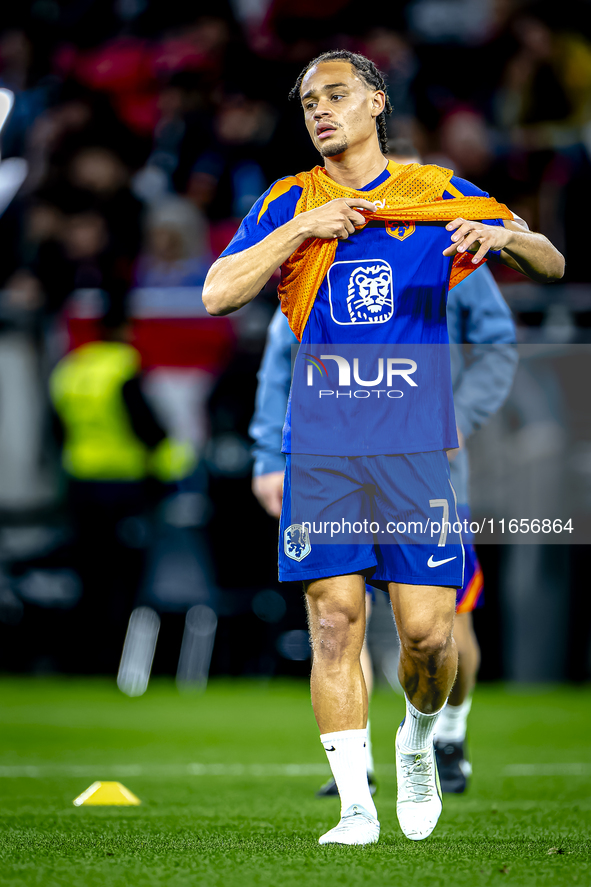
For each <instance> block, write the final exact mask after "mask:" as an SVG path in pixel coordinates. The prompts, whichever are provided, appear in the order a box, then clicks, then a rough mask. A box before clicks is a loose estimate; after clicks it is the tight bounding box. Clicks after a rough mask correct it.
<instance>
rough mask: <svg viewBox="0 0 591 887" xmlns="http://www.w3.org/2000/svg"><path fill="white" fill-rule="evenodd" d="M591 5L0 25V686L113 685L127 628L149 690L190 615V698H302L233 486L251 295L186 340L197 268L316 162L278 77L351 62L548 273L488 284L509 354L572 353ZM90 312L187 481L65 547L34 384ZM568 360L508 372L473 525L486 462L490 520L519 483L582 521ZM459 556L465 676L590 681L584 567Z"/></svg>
mask: <svg viewBox="0 0 591 887" xmlns="http://www.w3.org/2000/svg"><path fill="white" fill-rule="evenodd" d="M590 6H591V4H590V3H589V2H583V0H581V2H568V3H567V4H560V5H558V4H555V3H552V4H550V3H528V2H524V0H478V2H471V0H411V2H399V3H395V4H394V3H391V2H390V3H383V2H381V0H377V2H375V3H373V4H371V6H368V5H367V4H362V3H361V2H359V0H353V2H346V0H325V2H323V3H312V2H310V0H301V2H292V3H287V2H282V0H270V2H269V0H232V2H228V3H224V2H223V0H216V2H215V3H207V2H197V3H195V4H187V3H184V2H180V0H166V2H164V0H108V2H107V0H101V2H98V0H68V2H65V0H62V2H59V0H34V2H24V3H21V4H19V5H18V6H17V5H16V4H15V5H14V8H12V9H4V10H3V13H2V20H1V22H0V28H1V29H2V30H1V31H0V86H2V87H5V88H8V89H10V90H12V91H13V92H14V94H15V97H16V99H15V106H14V110H13V112H12V115H11V117H10V119H9V121H8V123H7V125H6V127H5V130H4V132H3V134H2V144H1V147H2V158H3V160H6V159H8V158H11V157H20V158H24V159H25V160H26V161H27V163H28V170H29V171H28V176H27V179H26V181H25V182H24V184H23V186H22V187H21V188H20V190H19V192H18V194H17V196H16V197H15V198H14V199H13V200H12V202H11V203H10V205H9V206H8V207H6V208H5V211H4V212H3V215H2V216H1V218H0V243H1V244H2V248H1V250H0V668H1V669H2V670H9V671H12V670H14V671H32V672H36V673H44V672H53V671H58V672H60V671H64V672H74V673H75V672H99V673H104V672H106V673H114V672H115V671H116V670H117V667H118V663H119V657H120V654H121V647H122V644H123V638H124V635H125V629H126V626H127V620H128V618H129V613H130V612H131V609H132V607H133V606H134V605H137V604H138V603H139V604H142V605H144V606H149V607H151V608H152V609H153V610H154V611H156V612H157V613H158V614H159V616H160V619H161V620H162V621H161V628H160V638H159V641H158V649H157V653H156V659H155V664H154V668H155V671H157V672H164V673H173V674H174V673H175V671H176V669H177V661H178V658H179V650H180V648H181V643H182V638H183V637H186V636H187V631H189V630H190V627H191V620H190V619H189V620H187V619H186V614H187V612H189V613H191V612H193V613H194V614H195V613H197V611H195V609H194V608H195V607H197V608H199V607H207V608H209V610H208V611H207V612H210V611H211V610H213V611H214V612H215V614H216V616H217V634H216V637H215V645H214V648H213V657H212V661H211V670H212V672H213V673H222V674H236V675H237V674H260V675H272V674H277V673H279V674H294V675H303V674H306V673H307V671H308V669H309V661H308V659H309V648H308V644H307V636H306V631H305V617H304V610H303V606H302V601H301V592H300V590H299V589H298V588H296V587H290V586H279V585H278V583H277V580H276V544H277V542H276V533H277V528H276V523H275V522H274V521H273V520H272V519H271V518H270V517H268V516H267V515H266V514H265V513H264V512H263V510H262V509H261V508H260V506H259V505H258V504H257V503H256V501H255V499H254V498H253V496H252V493H251V490H250V473H251V457H250V441H249V438H248V425H249V421H250V418H251V415H252V409H253V400H254V392H255V387H256V371H257V368H258V365H259V363H260V358H261V354H262V349H263V347H264V340H265V334H266V329H267V326H268V323H269V320H270V318H271V316H272V313H273V311H274V309H275V305H276V296H275V292H274V287H273V286H269V287H267V289H266V290H265V291H264V293H263V294H262V295H261V296H260V297H259V298H258V299H257V300H256V301H255V303H254V304H253V305H252V306H250V308H249V309H248V310H245V311H242V312H240V313H238V314H237V315H234V316H232V317H229V318H223V319H222V318H209V317H208V316H206V315H205V312H204V309H203V307H202V305H201V299H200V287H201V285H202V283H203V280H204V277H205V274H206V272H207V268H208V267H209V265H210V264H211V262H212V261H213V260H214V259H215V257H216V256H217V255H219V253H220V252H221V250H222V249H223V248H224V247H225V246H226V244H227V243H228V242H229V240H230V239H231V237H232V235H233V234H234V232H235V231H236V229H237V227H238V225H239V223H240V220H241V218H242V217H243V216H244V215H245V214H246V213H247V212H248V210H249V209H250V207H251V206H252V204H253V203H254V201H255V199H256V198H257V197H258V196H259V195H260V194H261V193H262V192H263V191H264V190H265V189H266V188H267V187H268V186H269V185H270V184H271V183H272V182H273V181H274V180H275V179H276V178H279V177H281V176H284V175H287V174H293V173H295V172H297V171H299V170H301V169H308V168H310V167H312V166H313V165H315V164H316V163H317V162H318V157H317V155H316V154H315V152H314V150H313V148H312V146H311V145H310V143H309V140H308V136H307V134H306V132H305V129H304V127H303V126H302V121H301V111H300V108H299V107H298V106H297V103H295V104H289V103H288V102H287V94H288V92H289V89H290V88H291V86H292V85H293V82H294V81H295V79H296V76H297V74H298V73H299V71H300V70H301V68H302V67H303V65H304V64H305V63H306V62H307V61H308V60H309V59H310V58H312V57H313V56H314V55H316V54H317V53H318V52H320V51H323V50H325V49H330V48H337V47H338V48H346V49H352V50H358V51H360V52H363V53H364V54H366V55H368V56H369V57H370V58H372V59H373V60H374V61H375V62H376V64H377V65H378V66H379V67H380V68H381V69H382V70H383V71H384V72H385V74H386V77H387V82H388V87H389V93H390V98H391V101H392V104H393V107H394V113H393V115H392V117H391V120H390V124H389V126H390V136H391V137H392V138H394V139H406V140H410V141H411V142H412V143H413V144H414V145H415V146H416V147H417V148H418V149H419V151H420V153H421V155H422V156H423V157H424V159H425V160H426V161H428V162H434V163H438V164H440V165H443V166H448V167H451V168H453V169H454V170H455V172H456V173H457V174H458V175H460V176H463V177H465V178H467V179H469V180H471V181H473V182H474V183H475V184H477V185H479V186H480V187H482V188H484V189H485V190H487V191H489V192H490V193H491V194H492V195H494V196H495V197H497V199H499V200H501V201H503V202H504V203H507V204H508V205H509V206H510V207H511V208H512V209H513V210H514V211H515V212H517V213H518V214H519V215H521V216H522V217H523V218H524V219H526V221H527V222H528V223H529V225H530V227H532V228H533V229H535V230H539V231H541V232H542V233H545V234H547V235H548V236H549V237H550V238H551V240H552V241H553V242H554V243H555V244H556V245H557V246H558V248H559V249H560V250H561V251H562V252H563V253H564V254H565V256H566V260H567V271H566V277H565V279H564V281H563V282H562V283H561V285H560V286H554V287H549V288H546V289H542V288H540V287H537V286H536V285H534V284H531V283H530V282H528V281H526V280H525V279H524V278H521V277H520V276H519V275H517V274H514V273H513V272H511V271H509V270H508V269H506V268H501V267H500V266H496V267H495V268H494V269H493V270H494V273H495V276H497V279H498V281H499V283H500V285H501V287H502V290H503V293H504V295H505V297H506V299H507V301H508V302H509V304H510V306H511V307H512V309H513V311H514V314H515V319H516V323H517V331H518V341H519V342H521V343H524V344H526V345H539V346H566V345H584V344H585V343H588V342H590V341H591V286H590V285H589V264H588V262H589V258H588V256H589V249H588V234H587V228H588V226H587V225H586V224H585V220H586V217H587V213H588V207H589V205H590V202H591V159H590V158H591V25H590V24H589V23H590V22H591V15H589V12H590V11H591V9H590ZM105 314H106V315H107V316H108V317H110V318H111V319H112V318H113V317H115V318H118V319H119V320H121V319H122V318H123V317H124V316H126V317H128V318H129V321H130V330H131V332H130V335H131V337H132V341H133V344H134V345H135V347H136V348H137V349H138V351H139V352H140V354H141V357H142V366H143V371H144V378H143V384H144V391H145V394H146V397H147V398H148V400H149V402H150V403H151V404H152V406H153V409H154V411H155V413H156V415H157V416H158V417H159V421H160V422H161V424H162V426H163V427H164V428H165V429H166V432H167V433H168V434H169V435H170V436H171V437H173V438H176V439H179V440H183V441H189V442H190V443H191V444H192V446H193V448H194V450H195V452H196V454H197V456H198V462H197V467H196V469H195V471H194V472H193V473H192V474H191V475H190V476H188V477H186V478H184V479H183V480H182V481H180V482H178V483H175V484H168V485H166V486H164V487H162V485H160V488H159V489H157V490H151V491H150V494H149V496H148V497H147V499H146V500H145V501H144V502H143V504H142V507H141V508H139V507H138V508H136V509H135V510H133V509H132V510H130V511H127V512H125V514H123V515H122V514H118V515H117V514H115V512H111V516H110V518H109V517H105V515H107V514H108V512H107V511H105V512H104V513H102V515H103V517H102V521H103V522H102V524H101V521H96V523H95V525H94V529H92V532H91V535H90V537H89V535H88V533H87V534H86V536H85V537H84V539H81V535H80V526H79V523H78V522H79V520H80V512H77V511H76V510H75V507H74V505H73V504H72V499H71V497H70V496H68V492H67V487H66V483H65V480H64V475H63V473H62V470H61V467H60V440H59V434H57V435H56V432H55V429H54V426H55V423H54V422H53V417H52V409H51V405H50V399H49V395H48V391H49V379H50V374H51V373H52V371H53V369H54V367H55V366H56V364H57V362H58V361H59V360H60V359H61V358H62V357H63V356H64V355H65V354H66V353H67V352H68V351H69V350H70V349H72V348H75V347H77V346H78V345H80V344H82V343H84V342H87V341H90V340H92V339H94V338H96V337H97V335H99V331H100V319H101V317H102V316H103V315H105ZM580 353H581V352H572V351H571V352H569V358H568V359H569V360H570V361H571V363H569V365H568V367H566V370H565V367H564V366H561V367H559V366H557V365H556V364H552V362H551V361H550V363H548V362H547V361H546V363H542V364H541V365H539V366H534V365H533V364H532V365H530V366H529V368H526V373H525V375H522V377H521V382H520V383H519V382H518V383H517V384H516V388H515V395H514V396H513V395H512V398H511V399H510V401H509V403H508V405H507V407H506V408H505V409H504V411H503V413H502V414H501V415H500V416H499V417H496V418H495V420H494V421H493V422H492V424H491V426H490V427H489V429H488V430H487V431H485V432H481V433H480V435H479V437H478V438H477V440H475V442H474V444H473V447H474V452H473V463H474V465H475V490H474V496H475V500H476V505H477V506H478V505H480V508H481V512H482V513H483V514H486V515H488V514H489V513H490V514H493V513H495V512H494V508H493V511H490V508H492V507H493V505H494V503H492V500H491V495H490V492H487V489H489V488H486V484H485V485H484V487H483V488H482V490H481V489H480V488H479V487H478V470H479V469H480V470H481V472H483V474H484V475H486V472H487V469H488V470H489V487H490V476H493V480H494V476H495V475H494V471H492V474H491V469H490V466H491V465H493V466H496V468H499V463H502V462H503V459H504V454H505V453H506V452H509V450H505V449H503V447H504V446H510V447H512V449H511V453H512V455H511V457H509V456H507V460H506V461H509V462H511V464H512V466H513V467H512V470H513V472H514V474H513V475H511V474H509V480H507V478H505V481H504V482H505V485H507V484H508V485H509V487H510V488H511V489H512V490H513V491H514V493H515V495H516V502H517V503H519V502H521V501H522V500H520V498H519V497H520V495H521V494H522V493H523V495H525V493H524V491H523V489H522V488H525V487H527V486H528V485H529V486H530V487H532V488H535V489H536V490H537V489H538V488H541V487H544V489H546V490H547V489H548V488H549V489H550V493H549V494H548V495H549V498H548V499H544V498H543V497H542V498H541V499H539V502H541V503H542V506H541V507H544V506H548V507H550V508H551V507H552V502H553V500H552V489H554V488H555V487H556V485H560V483H561V482H565V481H564V479H565V477H566V482H567V483H568V484H569V485H570V486H571V487H574V488H576V490H577V491H578V493H579V505H578V507H579V508H580V509H581V510H582V512H583V513H585V514H589V513H590V512H591V427H589V425H588V418H587V420H586V421H585V416H587V417H588V416H589V410H588V406H589V405H588V402H587V400H586V398H588V391H587V387H588V386H585V385H584V384H583V385H582V386H579V388H576V389H575V390H574V394H573V399H574V401H576V403H571V404H570V405H567V406H566V407H565V406H564V401H565V400H567V399H568V398H565V397H564V396H563V394H562V393H561V391H562V389H561V385H562V384H563V382H564V376H565V375H567V376H568V374H569V373H571V374H572V373H573V372H575V370H576V366H574V368H573V361H574V363H575V364H576V361H577V360H579V359H581V360H582V358H579V357H577V356H576V355H577V354H580ZM573 355H574V356H573ZM582 366H583V371H584V370H585V367H586V364H582ZM518 378H519V377H518ZM569 391H570V389H569ZM575 426H576V434H574V432H573V427H575ZM516 447H517V448H518V449H519V458H516V457H515V451H516V450H515V448H516ZM566 465H568V471H567V470H566V468H565V466H566ZM532 466H533V467H532ZM499 470H501V468H499ZM528 472H529V473H528ZM512 479H513V480H512ZM519 483H521V484H522V488H519V489H517V487H518V486H519ZM528 502H531V498H530V500H528ZM491 503H492V504H491ZM581 503H582V504H581ZM487 509H489V511H487ZM512 516H514V517H516V518H519V517H520V516H521V515H520V514H519V513H516V514H514V515H512ZM540 516H543V517H553V516H554V515H553V514H546V513H544V514H543V515H542V514H540ZM105 520H107V521H108V520H111V522H112V526H111V527H108V528H107V530H108V532H107V530H105V527H104V521H105ZM92 533H94V534H95V535H94V538H93V536H92ZM479 554H480V557H481V561H482V564H483V568H484V572H485V583H486V589H487V605H486V607H485V609H484V610H483V611H481V612H478V613H477V615H476V627H477V631H478V634H479V637H480V641H481V644H482V648H483V666H482V671H481V675H482V677H484V678H485V679H486V678H489V679H495V678H500V677H509V678H514V679H518V680H559V679H565V678H570V679H574V680H583V679H585V678H588V677H589V674H590V672H591V657H590V644H589V642H590V623H591V606H590V604H589V596H588V594H587V581H588V579H587V576H588V570H589V548H588V547H587V546H585V545H576V546H569V545H566V544H565V545H557V546H544V545H541V544H536V545H527V546H505V547H503V546H499V545H487V546H482V547H481V549H480V551H479ZM115 563H116V564H118V565H119V566H118V568H117V569H116V570H114V569H113V568H112V565H113V564H115ZM101 564H102V566H101ZM105 564H106V565H107V569H104V565H105ZM101 569H102V572H101ZM201 612H205V611H201ZM197 615H198V613H197ZM392 631H393V630H392V627H391V623H390V620H389V618H388V615H387V610H385V611H384V610H382V612H381V616H380V614H379V612H378V613H377V615H376V616H375V617H374V620H373V623H372V628H371V634H370V643H371V644H372V645H373V648H374V653H375V657H376V661H377V663H378V666H380V663H381V670H382V671H384V672H386V673H387V672H388V668H389V660H388V650H389V649H390V648H391V646H392V644H393V635H392ZM380 657H382V658H380ZM382 660H383V661H382ZM380 673H381V672H380V670H378V677H379V675H380Z"/></svg>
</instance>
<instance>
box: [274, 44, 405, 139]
mask: <svg viewBox="0 0 591 887" xmlns="http://www.w3.org/2000/svg"><path fill="white" fill-rule="evenodd" d="M334 61H343V62H349V64H350V65H352V66H353V67H354V68H355V70H356V71H359V73H360V74H361V76H362V78H363V80H364V81H365V83H366V84H367V86H368V87H369V88H370V89H376V90H377V89H381V90H382V91H383V92H385V93H386V106H385V108H384V110H383V111H382V113H381V114H379V115H378V117H376V129H377V131H378V139H379V142H380V148H381V150H382V154H387V153H388V127H387V123H386V118H387V116H388V114H391V113H392V105H391V104H390V99H389V98H388V92H387V89H386V82H385V80H384V75H383V74H382V72H381V71H380V70H378V68H376V66H375V65H374V63H373V62H372V61H371V60H370V59H368V58H366V57H365V56H364V55H360V53H358V52H349V50H348V49H332V50H330V51H329V52H323V53H322V54H321V55H319V56H316V58H315V59H312V61H311V62H309V63H308V64H307V65H306V67H305V68H304V70H303V71H302V72H301V73H300V75H299V77H298V79H297V80H296V82H295V83H294V85H293V87H292V89H291V90H290V92H289V98H290V99H298V100H299V98H300V87H301V85H302V80H303V79H304V77H305V76H306V74H307V73H308V71H309V70H310V68H312V67H314V65H318V64H320V62H334Z"/></svg>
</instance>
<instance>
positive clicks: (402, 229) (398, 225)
mask: <svg viewBox="0 0 591 887" xmlns="http://www.w3.org/2000/svg"><path fill="white" fill-rule="evenodd" d="M416 228H417V226H416V225H415V223H414V222H386V231H387V232H388V234H389V235H390V237H395V238H396V240H406V238H407V237H410V235H411V234H414V233H415V231H416Z"/></svg>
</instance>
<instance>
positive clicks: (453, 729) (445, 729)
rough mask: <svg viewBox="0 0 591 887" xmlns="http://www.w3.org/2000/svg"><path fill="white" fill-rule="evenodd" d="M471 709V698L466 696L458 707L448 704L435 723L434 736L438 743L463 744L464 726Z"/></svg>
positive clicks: (464, 736)
mask: <svg viewBox="0 0 591 887" xmlns="http://www.w3.org/2000/svg"><path fill="white" fill-rule="evenodd" d="M471 707H472V697H471V696H466V698H465V699H464V701H463V702H462V703H461V704H460V705H450V704H449V702H448V703H447V705H446V706H445V708H444V709H443V711H442V712H441V717H440V718H439V720H438V721H437V729H436V730H435V735H436V737H437V739H438V740H439V741H440V742H463V741H464V739H465V738H466V725H467V723H468V715H469V714H470V709H471Z"/></svg>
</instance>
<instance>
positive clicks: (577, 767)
mask: <svg viewBox="0 0 591 887" xmlns="http://www.w3.org/2000/svg"><path fill="white" fill-rule="evenodd" d="M503 772H504V774H505V776H591V764H508V765H507V766H506V767H505V769H504V771H503Z"/></svg>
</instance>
